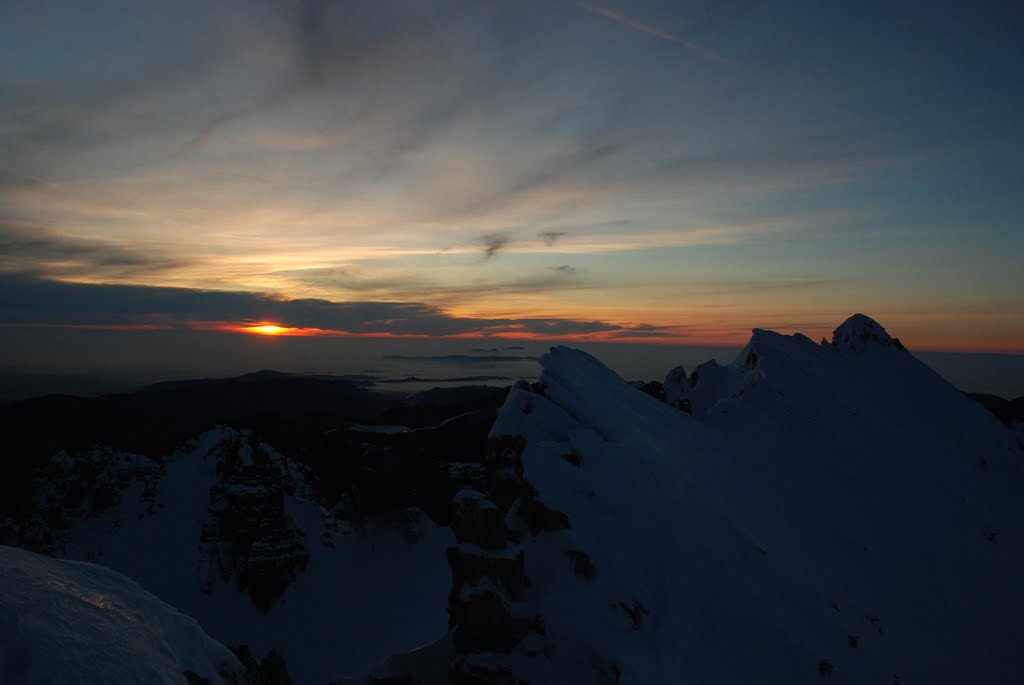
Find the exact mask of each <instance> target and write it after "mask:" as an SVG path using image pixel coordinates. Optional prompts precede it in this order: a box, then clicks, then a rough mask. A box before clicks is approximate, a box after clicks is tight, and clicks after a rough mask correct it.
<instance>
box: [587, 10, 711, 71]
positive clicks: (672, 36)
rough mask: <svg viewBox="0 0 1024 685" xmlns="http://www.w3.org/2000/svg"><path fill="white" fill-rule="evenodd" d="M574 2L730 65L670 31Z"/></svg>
mask: <svg viewBox="0 0 1024 685" xmlns="http://www.w3.org/2000/svg"><path fill="white" fill-rule="evenodd" d="M574 2H575V4H576V5H577V6H578V7H582V8H583V9H585V10H587V11H588V12H593V13H594V14H599V15H601V16H602V17H607V18H608V19H611V20H612V21H616V22H618V23H620V24H622V25H624V26H628V27H629V28H631V29H636V30H637V31H641V32H643V33H648V34H650V35H652V36H657V37H658V38H661V39H663V40H668V41H672V42H673V43H676V44H678V45H682V46H683V47H684V48H686V49H687V50H690V51H692V52H694V53H696V54H698V55H700V56H701V57H703V58H704V59H707V60H710V61H712V62H717V63H719V64H728V63H729V60H727V59H726V58H725V57H722V56H721V55H719V54H718V53H715V52H712V51H711V50H708V49H707V48H703V47H701V46H699V45H697V44H696V43H694V42H693V41H689V40H686V39H685V38H680V37H679V36H677V35H675V34H674V33H669V32H668V31H662V30H661V29H658V28H655V27H654V26H651V25H650V24H645V23H644V22H642V21H638V20H636V19H633V18H631V17H627V16H626V15H625V14H622V13H621V12H616V11H615V10H611V9H608V8H607V7H602V6H600V5H595V4H593V3H590V2H585V0H574Z"/></svg>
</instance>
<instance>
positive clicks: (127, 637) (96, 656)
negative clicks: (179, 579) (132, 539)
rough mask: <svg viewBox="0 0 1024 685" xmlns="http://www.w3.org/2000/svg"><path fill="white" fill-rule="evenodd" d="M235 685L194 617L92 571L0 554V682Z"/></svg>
mask: <svg viewBox="0 0 1024 685" xmlns="http://www.w3.org/2000/svg"><path fill="white" fill-rule="evenodd" d="M186 670H188V671H192V672H193V673H195V674H197V675H199V676H201V677H204V678H208V679H209V680H210V681H212V682H214V683H231V682H237V680H236V678H240V676H241V673H242V671H243V669H242V666H241V664H240V663H238V660H237V659H236V658H235V656H234V654H232V653H231V652H230V651H229V650H228V649H227V648H226V647H224V646H223V645H221V644H220V643H218V642H216V641H214V640H213V639H212V638H210V637H209V636H208V635H207V634H206V633H204V632H203V630H202V629H201V628H200V627H199V625H198V624H197V623H196V622H195V621H194V620H193V619H191V618H189V617H187V616H184V615H182V614H180V613H178V612H177V611H176V610H175V609H174V608H173V607H171V606H169V605H167V604H165V603H164V602H162V601H161V600H159V599H157V598H156V597H154V596H153V595H151V594H149V593H148V592H145V591H144V590H143V589H142V588H141V587H139V586H138V584H136V583H135V582H134V581H132V580H130V579H128V578H126V577H124V576H122V575H121V574H119V573H116V572H114V571H111V570H110V569H107V568H104V567H102V566H97V565H96V564H89V563H83V562H75V561H61V560H57V559H51V558H49V557H44V556H40V555H38V554H33V553H32V552H27V551H25V550H21V549H16V548H13V547H0V682H3V683H11V684H12V685H13V684H14V683H18V684H19V685H44V684H46V685H49V684H58V683H71V682H74V683H80V684H82V685H89V684H93V683H95V684H96V685H107V684H108V683H118V682H121V683H147V684H148V683H152V684H154V685H155V684H165V683H166V684H172V683H173V684H174V685H180V684H181V683H183V682H185V671H186Z"/></svg>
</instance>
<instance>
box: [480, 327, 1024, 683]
mask: <svg viewBox="0 0 1024 685" xmlns="http://www.w3.org/2000/svg"><path fill="white" fill-rule="evenodd" d="M540 363H541V365H542V366H543V373H542V375H541V378H540V383H539V384H538V385H537V386H534V387H533V388H531V387H530V386H528V385H526V384H524V383H521V384H519V385H517V386H516V387H514V388H513V390H512V392H511V393H510V394H509V397H508V400H507V401H506V404H505V406H504V408H503V409H502V412H501V414H500V416H499V419H498V421H497V423H496V424H495V427H494V430H493V431H492V436H493V437H494V438H516V437H518V438H521V439H525V448H524V449H523V452H522V455H521V458H522V469H523V477H524V478H525V479H526V480H527V481H528V482H529V483H530V484H532V486H533V487H535V488H536V490H537V492H538V495H539V498H540V499H541V500H542V501H543V502H544V503H545V505H546V506H547V507H550V508H551V509H552V510H555V511H558V512H563V513H564V514H566V515H567V516H568V520H569V527H568V528H565V529H562V530H556V531H551V532H544V533H541V534H539V535H537V536H534V537H528V538H525V540H524V542H523V543H522V548H523V550H524V553H525V561H526V575H527V576H528V578H529V579H530V588H529V590H528V591H527V593H526V595H525V599H524V601H525V602H532V603H533V606H534V607H535V610H536V611H537V612H538V613H539V614H540V615H542V616H543V621H544V625H545V629H546V639H547V640H548V641H549V642H550V643H551V644H552V645H554V649H553V651H552V656H551V658H550V659H549V660H548V661H547V662H538V661H537V660H523V661H522V663H519V664H518V665H514V669H513V670H516V672H517V673H518V674H520V675H522V676H524V677H525V676H529V677H532V678H533V680H534V682H556V681H559V680H561V681H567V680H566V678H569V679H572V680H574V681H575V682H621V683H643V684H652V683H677V682H698V683H700V682H736V683H740V682H751V683H752V682H757V683H800V682H804V683H814V682H821V678H822V676H828V677H830V682H849V683H867V682H876V683H897V682H898V683H922V682H931V683H934V682H986V683H1011V682H1019V679H1020V677H1021V673H1024V651H1022V650H1020V649H1019V644H1020V641H1021V639H1022V638H1024V628H1022V624H1021V621H1020V616H1021V615H1022V612H1024V593H1022V592H1020V589H1019V577H1020V569H1021V568H1022V562H1024V544H1022V535H1024V513H1022V506H1024V505H1022V503H1024V492H1022V485H1024V477H1022V464H1024V455H1022V452H1021V449H1020V447H1019V446H1018V444H1017V441H1016V436H1014V434H1013V433H1012V432H1011V431H1009V430H1007V429H1006V428H1005V427H1004V426H1002V425H1001V424H999V423H998V422H997V421H996V420H995V419H994V418H993V417H992V416H991V415H989V414H988V413H987V412H985V411H984V410H983V409H982V408H981V407H980V406H978V405H977V404H976V403H975V402H973V401H971V400H970V399H968V398H966V397H964V396H963V395H962V394H961V393H959V392H958V391H957V390H955V389H954V388H953V387H952V386H950V385H949V384H948V383H946V382H945V381H944V380H943V379H942V378H940V377H939V376H938V375H937V374H935V373H934V372H933V371H931V369H929V368H928V367H926V366H925V365H924V364H922V363H920V362H919V361H918V360H916V359H915V358H914V357H913V356H912V355H911V354H910V353H908V352H907V351H905V350H904V349H903V347H902V346H901V345H899V344H897V343H896V342H895V341H894V340H893V339H891V338H889V336H888V335H887V334H886V333H885V331H884V329H883V328H882V327H881V326H879V325H878V324H877V323H875V322H873V321H871V320H870V319H868V318H867V317H864V316H862V315H858V316H856V317H852V318H851V320H850V321H848V322H846V323H845V324H843V326H840V328H839V329H837V336H836V341H835V344H830V343H823V344H821V345H818V344H815V343H814V342H812V341H811V340H809V339H808V338H806V337H804V336H800V335H796V336H784V335H779V334H777V333H773V332H770V331H760V330H757V331H755V332H754V335H753V336H752V338H751V340H750V343H749V344H748V346H747V347H746V348H745V349H744V350H743V352H742V353H741V354H740V355H739V356H738V357H737V359H736V360H735V361H733V362H732V363H731V364H728V365H726V366H720V365H717V364H714V363H712V364H709V365H705V366H702V367H699V368H698V370H697V374H696V378H695V379H694V380H695V381H696V383H695V384H693V386H692V387H691V388H690V389H689V390H690V393H689V398H690V399H691V400H692V403H693V404H692V411H693V415H692V416H691V415H689V414H687V413H686V412H684V411H680V410H679V409H676V408H673V407H670V406H669V405H667V404H664V403H661V402H659V401H658V400H656V399H654V398H652V397H650V396H648V395H645V394H644V393H642V392H640V391H638V390H636V389H634V388H633V387H631V386H629V385H628V384H626V383H625V382H624V381H623V380H622V379H620V378H619V377H618V376H616V375H615V374H614V373H613V372H611V371H610V370H608V369H607V368H605V367H604V366H603V365H602V364H600V362H598V361H597V360H596V359H594V358H593V357H591V356H590V355H587V354H585V353H583V352H580V351H575V350H571V349H568V348H565V347H557V348H554V349H552V350H551V352H550V353H549V354H547V355H544V356H543V357H541V359H540ZM674 373H675V376H676V377H677V380H678V378H680V377H682V378H685V374H684V373H682V372H681V370H680V371H674ZM510 517H511V515H510ZM581 554H585V555H586V558H587V560H588V564H589V565H587V566H586V567H585V568H584V569H583V572H581V570H580V565H579V563H578V560H579V559H580V558H581V557H580V555H581ZM590 566H592V567H593V568H590ZM517 669H518V670H517ZM616 678H619V680H616Z"/></svg>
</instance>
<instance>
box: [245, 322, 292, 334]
mask: <svg viewBox="0 0 1024 685" xmlns="http://www.w3.org/2000/svg"><path fill="white" fill-rule="evenodd" d="M243 330H244V331H245V332H246V333H255V334H257V335H285V334H287V333H294V332H295V331H296V330H297V329H295V328H288V327H285V326H278V325H277V324H272V323H261V324H258V325H256V326H247V327H245V328H244V329H243Z"/></svg>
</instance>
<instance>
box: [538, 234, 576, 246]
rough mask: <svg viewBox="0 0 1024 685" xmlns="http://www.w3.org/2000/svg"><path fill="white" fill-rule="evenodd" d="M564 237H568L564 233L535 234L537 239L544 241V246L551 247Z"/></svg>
mask: <svg viewBox="0 0 1024 685" xmlns="http://www.w3.org/2000/svg"><path fill="white" fill-rule="evenodd" d="M564 235H569V234H568V233H567V232H566V231H542V232H541V233H538V234H537V237H538V238H540V239H541V240H543V241H544V244H545V245H547V246H548V247H551V246H552V245H554V244H555V243H557V242H558V239H559V238H561V237H562V236H564Z"/></svg>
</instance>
